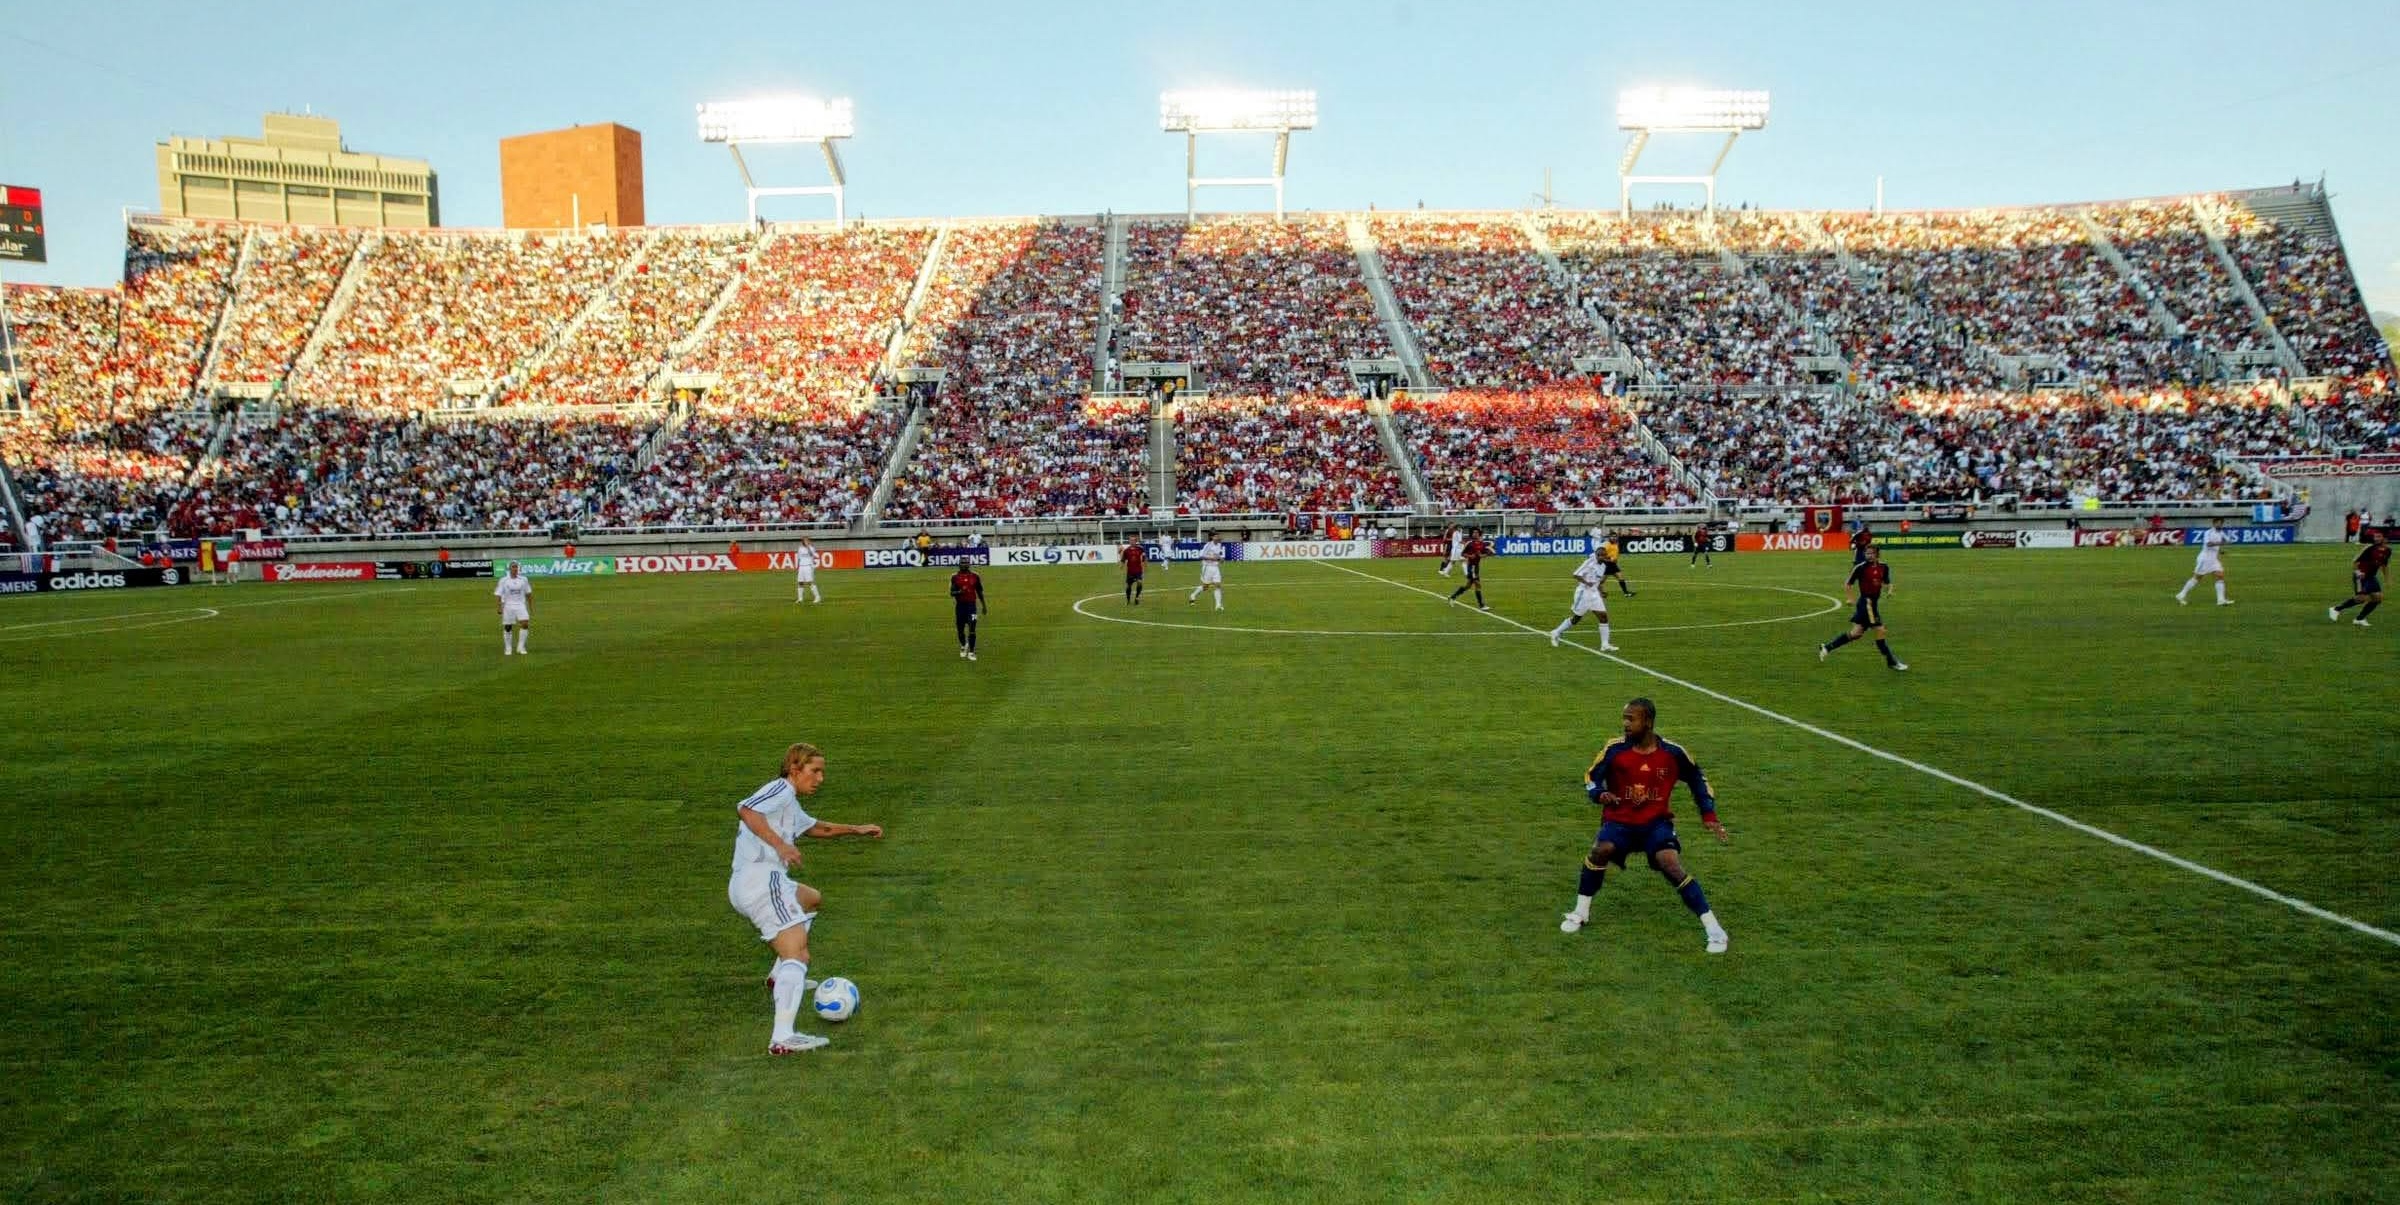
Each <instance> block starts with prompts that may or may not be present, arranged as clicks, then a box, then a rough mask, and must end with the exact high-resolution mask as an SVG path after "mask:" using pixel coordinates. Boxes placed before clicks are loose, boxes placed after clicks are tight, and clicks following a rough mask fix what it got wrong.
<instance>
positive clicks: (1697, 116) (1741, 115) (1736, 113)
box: [1617, 88, 1767, 133]
mask: <svg viewBox="0 0 2400 1205" xmlns="http://www.w3.org/2000/svg"><path fill="white" fill-rule="evenodd" d="M1617 128H1618V129H1620V130H1648V131H1650V132H1652V133H1677V132H1701V133H1719V132H1723V131H1726V130H1763V129H1765V128H1767V94H1766V93H1764V92H1737V91H1731V90H1728V89H1723V88H1627V89H1626V90H1624V91H1622V92H1619V93H1617Z"/></svg>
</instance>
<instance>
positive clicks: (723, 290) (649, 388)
mask: <svg viewBox="0 0 2400 1205" xmlns="http://www.w3.org/2000/svg"><path fill="white" fill-rule="evenodd" d="M775 237H776V228H775V227H773V226H769V227H767V228H766V232H765V233H763V234H760V235H758V236H757V237H756V238H755V239H754V240H753V241H752V242H751V244H750V250H748V251H746V252H744V253H743V254H742V257H741V258H740V259H739V260H736V261H735V262H734V266H733V270H732V271H730V272H728V273H726V274H725V283H724V284H723V285H722V286H720V287H719V288H718V289H717V296H716V298H715V300H712V301H710V302H709V303H708V308H707V309H705V310H702V311H700V320H699V321H697V322H694V323H693V324H692V329H691V330H690V332H688V333H687V334H685V335H684V337H683V338H681V339H678V340H676V341H675V342H674V343H673V344H671V345H669V346H668V348H667V354H666V356H665V357H664V358H663V359H661V360H660V361H659V363H658V371H656V372H653V373H651V374H650V379H649V380H647V381H644V382H642V395H643V396H645V397H648V396H651V395H652V394H655V393H658V392H660V388H659V386H660V384H661V382H663V381H665V380H666V378H667V374H668V373H671V372H673V371H675V365H676V363H677V362H678V361H680V360H682V359H683V358H684V357H685V356H688V355H690V354H692V350H693V349H694V348H697V347H699V346H700V344H701V343H702V342H704V341H706V340H707V338H708V332H710V331H712V330H715V329H716V327H717V319H718V318H719V317H720V316H722V315H723V314H724V313H725V310H726V307H728V306H731V305H732V304H733V299H734V298H735V297H736V296H738V295H739V294H740V293H741V291H742V282H743V281H746V280H748V279H750V273H751V271H752V270H753V269H755V268H757V267H758V257H759V256H761V255H764V254H766V251H767V248H768V247H771V246H773V245H774V243H775Z"/></svg>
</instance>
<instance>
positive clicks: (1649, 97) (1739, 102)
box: [1617, 88, 1767, 218]
mask: <svg viewBox="0 0 2400 1205" xmlns="http://www.w3.org/2000/svg"><path fill="white" fill-rule="evenodd" d="M1617 128H1618V129H1620V130H1630V131H1632V132H1633V141H1631V142H1629V143H1627V144H1626V145H1625V157H1624V158H1622V159H1619V160H1617V207H1618V211H1619V212H1620V213H1622V214H1624V215H1625V216H1627V217H1631V216H1632V215H1633V186H1634V185H1636V184H1697V185H1700V186H1701V187H1703V188H1706V189H1707V190H1708V214H1709V215H1710V216H1711V217H1712V218H1713V217H1714V216H1715V215H1716V212H1717V170H1718V169H1719V168H1722V167H1724V166H1725V156H1727V155H1730V154H1732V153H1733V142H1734V139H1736V138H1739V137H1741V136H1742V132H1743V131H1745V130H1763V129H1766V128H1767V94H1766V93H1764V92H1732V91H1727V90H1725V89H1721V88H1628V89H1626V90H1625V91H1623V92H1619V93H1617ZM1653 134H1723V135H1724V136H1725V145H1723V146H1721V147H1718V148H1717V157H1716V159H1714V160H1713V161H1711V162H1710V163H1709V165H1708V174H1707V175H1703V176H1637V175H1635V174H1634V171H1633V169H1634V168H1635V167H1636V166H1637V165H1638V164H1640V162H1641V159H1642V150H1643V148H1645V147H1647V146H1649V145H1650V136H1651V135H1653Z"/></svg>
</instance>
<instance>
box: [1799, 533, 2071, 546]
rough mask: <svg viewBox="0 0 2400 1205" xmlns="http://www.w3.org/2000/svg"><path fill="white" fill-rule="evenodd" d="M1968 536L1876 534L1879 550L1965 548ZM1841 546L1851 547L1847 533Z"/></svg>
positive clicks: (1961, 534)
mask: <svg viewBox="0 0 2400 1205" xmlns="http://www.w3.org/2000/svg"><path fill="white" fill-rule="evenodd" d="M1966 534H1967V533H1965V532H1963V531H1895V532H1891V533H1888V534H1887V533H1884V532H1880V531H1879V532H1876V533H1875V546H1876V547H1878V548H1964V547H1966V543H1965V542H1964V540H1963V539H1962V538H1961V537H1964V536H1965V535H1966ZM2058 534H2060V535H2062V536H2063V535H2065V534H2067V533H2065V532H2063V531H2062V532H2060V533H2058ZM2074 544H2075V541H2074V540H2072V539H2070V540H2068V541H2067V543H2066V546H2067V547H2070V548H2071V547H2073V546H2074ZM1841 546H1842V547H1843V548H1848V547H1850V536H1849V534H1848V533H1846V532H1845V533H1844V534H1843V535H1842V543H1841Z"/></svg>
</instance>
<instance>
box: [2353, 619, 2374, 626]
mask: <svg viewBox="0 0 2400 1205" xmlns="http://www.w3.org/2000/svg"><path fill="white" fill-rule="evenodd" d="M2350 626H2351V627H2354V628H2371V627H2374V626H2375V625H2374V624H2371V623H2368V622H2367V621H2366V620H2363V619H2353V620H2351V621H2350Z"/></svg>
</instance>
